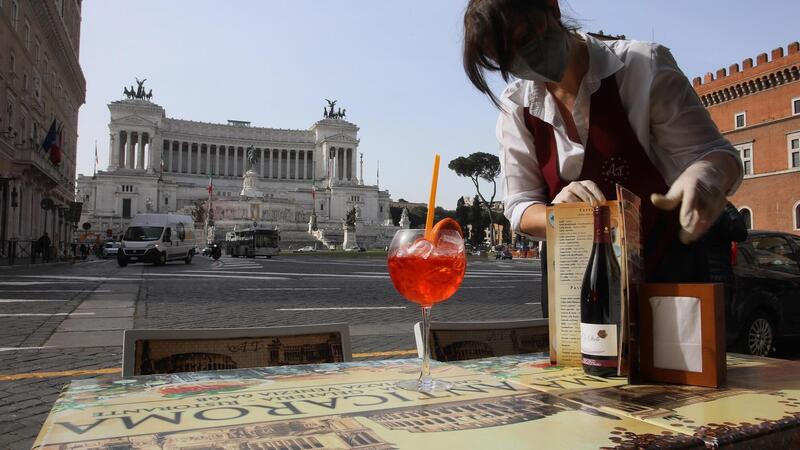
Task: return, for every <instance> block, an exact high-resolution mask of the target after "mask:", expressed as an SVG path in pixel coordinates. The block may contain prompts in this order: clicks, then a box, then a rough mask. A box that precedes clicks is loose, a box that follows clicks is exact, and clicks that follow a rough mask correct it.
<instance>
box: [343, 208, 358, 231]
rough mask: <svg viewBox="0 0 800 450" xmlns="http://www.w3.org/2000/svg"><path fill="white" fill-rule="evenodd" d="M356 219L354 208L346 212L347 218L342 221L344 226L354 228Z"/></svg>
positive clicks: (356, 214)
mask: <svg viewBox="0 0 800 450" xmlns="http://www.w3.org/2000/svg"><path fill="white" fill-rule="evenodd" d="M357 217H358V213H357V212H356V208H355V206H354V207H352V208H350V211H347V216H346V217H345V219H344V224H345V226H346V227H350V228H354V227H355V226H356V218H357Z"/></svg>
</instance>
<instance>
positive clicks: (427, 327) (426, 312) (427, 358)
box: [419, 306, 431, 386]
mask: <svg viewBox="0 0 800 450" xmlns="http://www.w3.org/2000/svg"><path fill="white" fill-rule="evenodd" d="M430 338H431V307H430V306H423V307H422V372H421V373H420V374H419V382H420V384H421V385H423V386H425V385H428V384H430V383H431V350H430V349H431V345H430Z"/></svg>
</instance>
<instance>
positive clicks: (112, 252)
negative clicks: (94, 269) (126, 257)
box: [103, 242, 119, 258]
mask: <svg viewBox="0 0 800 450" xmlns="http://www.w3.org/2000/svg"><path fill="white" fill-rule="evenodd" d="M118 251H119V242H106V245H104V246H103V258H108V257H112V256H117V252H118Z"/></svg>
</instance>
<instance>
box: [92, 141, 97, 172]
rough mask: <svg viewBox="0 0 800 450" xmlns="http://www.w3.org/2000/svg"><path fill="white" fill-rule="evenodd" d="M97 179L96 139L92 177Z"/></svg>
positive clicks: (95, 142)
mask: <svg viewBox="0 0 800 450" xmlns="http://www.w3.org/2000/svg"><path fill="white" fill-rule="evenodd" d="M93 177H97V139H95V140H94V175H93Z"/></svg>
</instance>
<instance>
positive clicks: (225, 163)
mask: <svg viewBox="0 0 800 450" xmlns="http://www.w3.org/2000/svg"><path fill="white" fill-rule="evenodd" d="M137 82H138V80H137ZM125 91H126V92H127V93H129V94H130V95H129V98H127V99H123V100H118V101H113V102H111V103H110V104H109V105H108V108H109V111H110V114H111V120H110V122H109V126H108V127H109V132H110V136H109V149H108V154H109V159H108V160H109V164H108V167H107V169H106V170H104V171H100V172H98V173H97V174H96V175H94V176H84V175H79V177H78V196H79V199H80V200H81V201H83V203H84V205H83V212H84V214H83V217H82V218H81V223H82V224H83V223H84V222H85V223H88V224H89V225H88V226H89V227H90V231H91V232H94V233H96V234H98V235H102V236H103V237H104V238H105V236H109V237H111V236H119V234H120V233H122V232H123V231H124V229H125V227H126V226H127V224H128V223H129V222H130V220H131V218H132V217H133V216H135V215H136V214H138V213H144V212H178V213H184V214H193V213H196V211H197V209H198V208H204V209H206V210H209V209H210V210H211V211H212V215H211V217H212V218H213V222H214V224H215V227H214V231H213V232H214V233H215V236H216V239H218V240H219V239H223V238H224V236H225V232H227V231H231V230H233V229H234V228H235V227H241V226H248V225H250V224H252V223H253V222H255V223H257V224H258V225H259V226H267V227H279V228H280V229H281V232H282V238H283V239H282V246H288V245H289V243H290V242H294V243H297V244H298V245H299V244H300V243H305V244H310V243H313V242H314V238H312V237H311V235H310V234H309V233H308V231H309V229H308V228H309V222H310V221H311V216H312V213H314V214H315V226H316V227H318V228H320V229H322V230H324V232H323V233H322V234H323V235H324V236H325V237H326V239H327V240H332V241H336V242H340V241H341V235H342V234H343V232H342V226H341V223H342V220H343V219H344V218H345V217H346V215H347V213H348V211H351V210H352V209H354V208H355V210H356V211H357V218H358V226H359V227H360V228H361V231H360V234H361V235H363V236H365V238H366V239H367V240H368V241H370V242H371V241H372V240H377V239H378V238H382V236H383V235H385V234H386V233H387V231H386V230H383V228H384V227H385V225H387V223H388V222H387V221H390V220H391V219H390V217H391V216H390V213H389V203H390V198H389V193H388V192H387V191H381V190H379V189H378V187H377V186H374V185H372V186H371V185H366V184H365V183H364V179H363V170H361V168H362V166H361V165H360V163H361V162H362V158H363V154H361V153H359V139H358V130H359V129H358V127H357V126H356V125H354V124H353V123H350V122H348V121H347V120H345V119H344V118H343V117H341V116H338V117H334V116H333V115H331V116H330V117H325V118H323V119H321V120H319V121H317V122H315V123H314V124H313V125H312V126H311V127H310V128H309V129H307V130H300V129H297V130H287V129H275V128H262V127H255V126H252V125H251V124H250V122H245V121H239V120H229V121H228V123H227V124H216V123H204V122H195V121H191V120H183V119H174V118H170V117H167V114H166V111H165V109H164V108H163V107H161V106H159V105H158V104H156V103H154V102H153V101H152V90H147V89H145V88H144V87H143V82H141V83H140V85H139V87H137V88H134V87H133V86H131V88H130V91H129V90H128V88H125ZM145 91H147V92H146V93H145ZM243 181H244V182H245V183H244V184H245V187H246V189H243ZM209 184H212V185H213V188H212V189H211V195H209ZM253 193H257V194H255V195H254V194H253ZM195 219H196V222H197V226H198V227H200V226H202V225H203V224H202V222H204V221H203V220H201V218H200V217H198V216H197V214H195ZM389 224H390V223H389ZM337 236H338V237H337ZM384 237H385V236H384ZM209 240H210V239H209Z"/></svg>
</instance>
